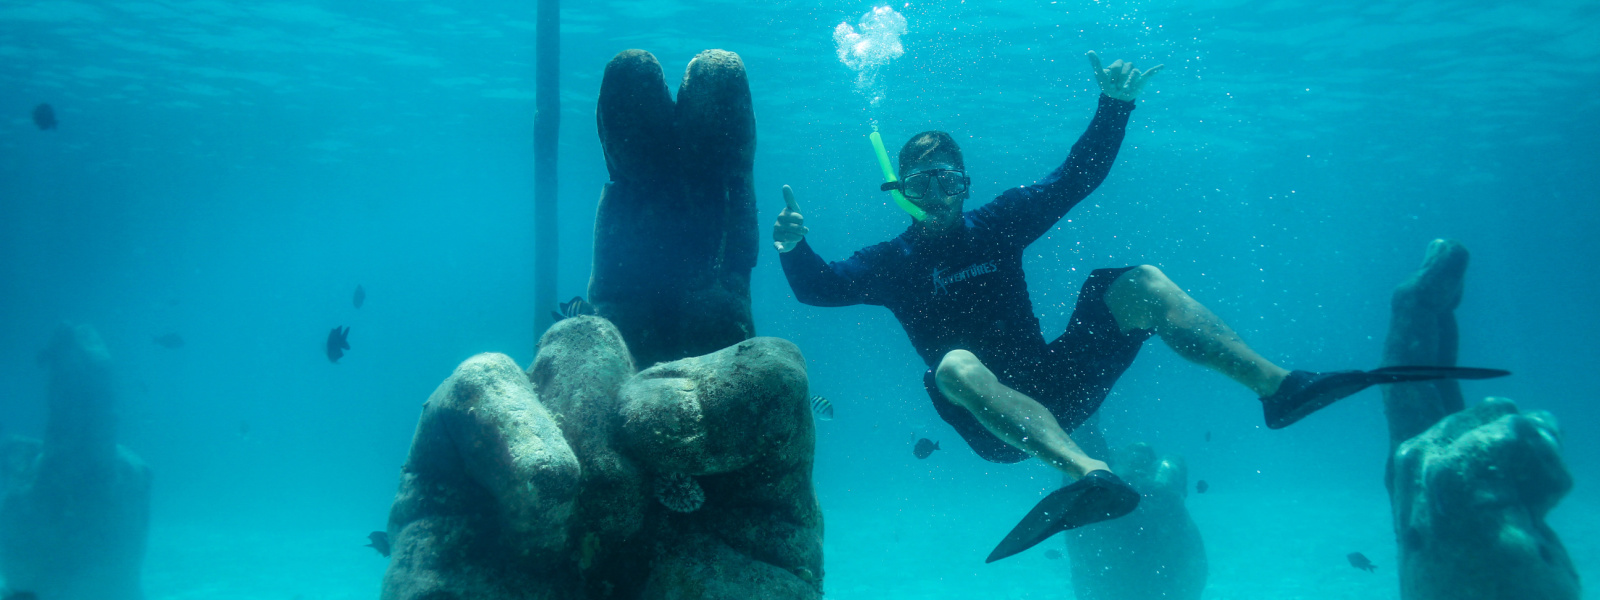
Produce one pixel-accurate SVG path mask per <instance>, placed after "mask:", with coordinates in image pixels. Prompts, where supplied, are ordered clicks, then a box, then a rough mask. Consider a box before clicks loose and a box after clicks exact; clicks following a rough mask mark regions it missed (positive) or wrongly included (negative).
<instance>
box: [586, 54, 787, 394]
mask: <svg viewBox="0 0 1600 600" xmlns="http://www.w3.org/2000/svg"><path fill="white" fill-rule="evenodd" d="M597 112H598V114H597V118H598V119H597V120H598V122H599V129H600V145H601V147H602V148H603V149H604V151H605V158H606V168H607V169H608V170H609V171H610V174H611V182H610V183H608V184H606V187H605V191H604V192H603V193H602V195H601V197H600V207H599V209H598V211H597V213H596V215H595V227H594V266H593V268H592V271H591V275H590V280H589V301H590V302H591V303H592V304H594V306H595V308H596V310H597V311H598V314H599V315H600V316H602V317H605V318H607V319H610V320H611V322H613V323H615V324H616V325H617V328H618V329H619V330H621V331H622V336H623V338H624V339H626V340H627V341H628V348H629V350H631V351H632V352H633V357H634V362H635V364H638V365H639V366H640V367H641V368H644V367H649V366H650V365H652V364H655V363H657V362H664V361H669V360H676V359H679V358H683V357H686V356H697V355H701V354H705V353H708V352H712V351H714V350H718V349H721V348H724V347H727V346H729V345H732V344H735V343H738V342H739V341H741V340H744V339H747V338H749V337H751V336H753V335H755V326H754V323H753V321H752V318H751V315H750V270H751V269H753V268H754V267H755V264H756V252H757V250H758V239H757V231H756V219H755V216H756V207H755V188H754V184H753V182H752V179H751V169H752V165H753V164H754V158H755V141H756V134H755V113H754V112H752V110H751V102H750V84H749V82H748V81H747V80H746V79H745V73H744V64H743V63H742V62H741V61H740V60H739V56H738V55H736V54H734V53H732V52H726V51H722V50H707V51H705V52H701V53H700V54H699V55H698V56H696V57H695V58H694V60H693V61H690V63H689V67H688V70H687V72H686V73H685V74H684V77H683V83H682V84H680V86H679V88H678V99H677V102H673V99H672V95H671V94H670V93H669V92H668V91H667V85H666V81H665V79H664V78H663V76H662V71H661V64H660V63H659V62H657V61H656V58H655V57H654V56H651V55H650V53H649V52H645V51H642V50H628V51H625V52H622V53H621V54H618V55H617V56H616V57H615V58H613V59H611V63H610V64H608V65H606V71H605V78H604V79H603V80H602V81H601V84H600V105H599V109H598V111H597Z"/></svg>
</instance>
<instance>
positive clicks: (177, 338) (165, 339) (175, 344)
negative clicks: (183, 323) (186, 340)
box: [150, 333, 183, 350]
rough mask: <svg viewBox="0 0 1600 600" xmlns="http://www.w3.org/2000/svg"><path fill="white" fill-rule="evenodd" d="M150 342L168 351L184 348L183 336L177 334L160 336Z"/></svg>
mask: <svg viewBox="0 0 1600 600" xmlns="http://www.w3.org/2000/svg"><path fill="white" fill-rule="evenodd" d="M150 341H152V342H155V343H156V345H157V346H161V347H162V348H166V349H168V350H177V349H179V348H182V347H183V336H181V335H178V334H176V333H167V334H162V335H158V336H156V337H153V338H150Z"/></svg>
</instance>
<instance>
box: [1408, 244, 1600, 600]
mask: <svg viewBox="0 0 1600 600" xmlns="http://www.w3.org/2000/svg"><path fill="white" fill-rule="evenodd" d="M1466 267H1467V250H1466V248H1465V247H1463V246H1462V245H1461V244H1460V243H1458V242H1455V241H1452V240H1434V241H1433V242H1432V243H1431V244H1429V246H1428V251H1427V255H1426V258H1425V259H1424V260H1423V264H1422V268H1421V269H1419V270H1418V271H1417V272H1416V273H1415V274H1414V275H1412V276H1411V278H1410V279H1408V280H1407V281H1406V282H1405V283H1402V284H1401V285H1400V286H1399V287H1398V288H1396V289H1395V292H1394V300H1393V304H1392V307H1393V315H1394V316H1393V320H1392V321H1391V323H1390V326H1389V336H1388V339H1387V341H1386V343H1385V347H1384V363H1385V364H1386V365H1396V364H1405V365H1439V366H1452V365H1454V364H1455V362H1456V350H1457V344H1458V335H1457V329H1456V321H1455V315H1454V310H1455V308H1456V306H1457V305H1459V304H1460V302H1461V295H1462V289H1463V283H1462V282H1463V276H1464V274H1465V273H1466ZM1383 397H1384V408H1385V413H1386V415H1387V416H1388V419H1389V433H1390V440H1391V448H1392V450H1393V452H1392V454H1391V459H1390V468H1389V477H1388V487H1389V492H1390V503H1391V506H1392V507H1393V510H1394V526H1395V536H1396V538H1398V540H1399V544H1400V596H1401V598H1403V599H1404V600H1502V599H1510V598H1515V599H1517V600H1577V598H1579V597H1580V596H1581V595H1582V592H1581V587H1580V585H1579V582H1578V575H1577V572H1576V571H1575V570H1574V568H1573V565H1572V559H1571V558H1570V557H1569V556H1568V554H1567V550H1566V547H1565V546H1563V545H1562V544H1561V540H1560V539H1559V538H1558V537H1557V536H1556V533H1555V531H1554V530H1552V529H1550V526H1549V525H1547V524H1546V523H1545V521H1544V519H1545V515H1546V514H1547V513H1549V511H1550V509H1551V508H1553V507H1555V505H1556V503H1557V502H1559V501H1560V500H1561V498H1562V497H1563V496H1565V495H1566V493H1567V492H1568V491H1569V490H1570V489H1571V488H1572V476H1571V475H1570V474H1569V473H1568V472H1567V469H1566V466H1565V465H1564V464H1563V462H1562V460H1561V454H1560V449H1561V436H1560V430H1559V428H1558V427H1557V425H1556V422H1555V419H1554V418H1553V417H1552V416H1550V414H1549V413H1545V412H1542V411H1535V412H1530V413H1520V412H1519V411H1518V410H1517V407H1516V405H1515V404H1513V403H1512V402H1510V401H1509V400H1504V399H1498V398H1490V399H1488V400H1485V401H1484V402H1483V403H1481V404H1478V405H1476V406H1473V407H1471V408H1467V409H1465V410H1463V405H1464V402H1463V401H1462V397H1461V388H1460V386H1459V384H1457V383H1456V382H1454V381H1449V380H1445V381H1433V382H1423V383H1405V384H1396V385H1389V386H1385V387H1384V390H1383Z"/></svg>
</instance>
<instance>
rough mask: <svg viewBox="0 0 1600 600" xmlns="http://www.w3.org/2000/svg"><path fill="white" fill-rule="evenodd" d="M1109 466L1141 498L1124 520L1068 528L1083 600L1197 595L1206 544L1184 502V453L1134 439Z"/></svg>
mask: <svg viewBox="0 0 1600 600" xmlns="http://www.w3.org/2000/svg"><path fill="white" fill-rule="evenodd" d="M1111 459H1112V460H1111V461H1110V462H1111V465H1112V468H1113V469H1115V470H1116V472H1117V473H1118V474H1120V475H1121V476H1122V477H1123V479H1124V480H1126V481H1127V482H1128V484H1129V485H1131V486H1133V488H1134V489H1136V490H1138V491H1139V494H1140V495H1141V496H1143V497H1142V498H1140V499H1139V507H1138V508H1136V509H1134V511H1133V512H1132V513H1129V514H1128V515H1127V516H1125V517H1122V518H1120V519H1113V520H1110V521H1106V522H1103V523H1096V524H1094V525H1090V526H1088V527H1083V528H1079V529H1074V530H1071V531H1068V532H1067V534H1066V538H1067V554H1068V555H1069V556H1070V557H1071V559H1072V588H1073V592H1074V593H1075V594H1076V597H1077V598H1079V599H1080V600H1157V599H1161V600H1186V599H1187V600H1198V599H1199V598H1200V593H1201V591H1203V590H1204V589H1205V587H1206V569H1207V563H1206V548H1205V543H1204V542H1203V541H1202V540H1201V539H1200V529H1199V528H1198V527H1196V526H1195V523H1194V520H1193V519H1191V518H1190V517H1189V511H1188V509H1187V508H1185V507H1184V505H1183V501H1184V499H1185V498H1187V497H1188V492H1189V487H1188V486H1189V482H1188V479H1189V474H1188V468H1187V467H1186V466H1185V465H1184V462H1183V459H1181V458H1178V457H1176V456H1162V455H1159V454H1157V453H1156V451H1155V449H1154V448H1151V447H1150V445H1149V444H1145V443H1137V444H1133V445H1131V446H1128V447H1126V448H1123V449H1121V450H1120V451H1118V452H1117V453H1115V454H1114V455H1112V457H1111Z"/></svg>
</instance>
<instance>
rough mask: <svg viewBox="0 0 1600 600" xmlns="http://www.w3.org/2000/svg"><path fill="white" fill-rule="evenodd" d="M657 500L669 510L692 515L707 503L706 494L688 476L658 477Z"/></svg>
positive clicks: (676, 474)
mask: <svg viewBox="0 0 1600 600" xmlns="http://www.w3.org/2000/svg"><path fill="white" fill-rule="evenodd" d="M656 500H659V501H660V502H661V505H662V506H665V507H667V510H671V511H673V512H681V513H691V512H694V511H696V510H699V509H700V505H702V504H705V503H706V493H705V491H704V490H701V489H700V483H699V482H697V481H695V480H694V478H693V477H690V476H689V475H688V474H686V473H668V474H665V475H661V476H659V477H656Z"/></svg>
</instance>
